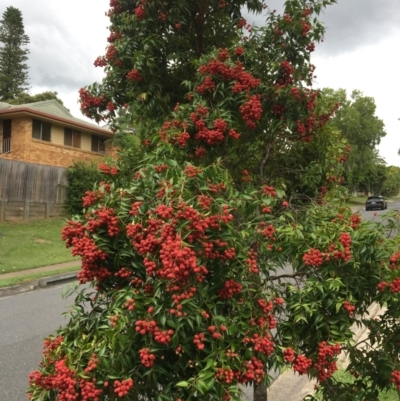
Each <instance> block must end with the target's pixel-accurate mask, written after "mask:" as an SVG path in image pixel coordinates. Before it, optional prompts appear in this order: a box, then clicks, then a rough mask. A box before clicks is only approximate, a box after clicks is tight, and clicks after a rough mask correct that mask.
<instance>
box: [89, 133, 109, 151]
mask: <svg viewBox="0 0 400 401" xmlns="http://www.w3.org/2000/svg"><path fill="white" fill-rule="evenodd" d="M105 141H106V138H105V137H104V136H100V135H94V134H92V138H91V151H92V152H95V153H106V144H105Z"/></svg>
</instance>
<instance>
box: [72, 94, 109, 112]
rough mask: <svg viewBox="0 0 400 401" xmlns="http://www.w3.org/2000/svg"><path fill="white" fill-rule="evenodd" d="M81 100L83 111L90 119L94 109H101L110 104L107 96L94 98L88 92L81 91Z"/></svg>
mask: <svg viewBox="0 0 400 401" xmlns="http://www.w3.org/2000/svg"><path fill="white" fill-rule="evenodd" d="M79 98H80V103H81V106H80V108H81V111H82V113H83V114H85V116H87V117H90V115H91V114H90V113H91V109H92V108H99V107H102V106H104V107H105V105H106V104H107V103H108V100H107V98H106V96H105V95H104V94H103V95H102V96H101V97H98V96H92V95H91V94H90V93H89V91H88V90H86V89H84V88H81V89H79Z"/></svg>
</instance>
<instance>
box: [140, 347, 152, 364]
mask: <svg viewBox="0 0 400 401" xmlns="http://www.w3.org/2000/svg"><path fill="white" fill-rule="evenodd" d="M139 356H140V362H141V363H142V365H144V366H145V367H146V368H151V367H152V366H153V364H154V361H155V359H156V356H155V355H154V354H151V353H150V348H142V349H141V350H140V351H139Z"/></svg>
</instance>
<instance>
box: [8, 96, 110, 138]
mask: <svg viewBox="0 0 400 401" xmlns="http://www.w3.org/2000/svg"><path fill="white" fill-rule="evenodd" d="M11 115H30V116H32V117H38V118H42V119H46V120H52V121H58V122H60V123H63V124H64V125H69V126H73V127H77V128H80V129H85V130H87V131H92V132H93V131H94V132H97V133H101V134H105V135H113V133H112V132H111V131H110V130H109V129H108V128H105V127H104V128H103V127H99V126H98V125H96V124H92V123H89V122H86V121H84V120H81V119H79V118H76V117H74V116H73V115H72V114H71V113H70V112H69V111H68V110H67V109H66V108H65V107H64V106H62V105H61V104H60V103H58V102H57V101H56V100H54V99H52V100H44V101H42V102H36V103H26V104H20V105H13V104H8V103H5V102H0V118H4V117H8V116H11Z"/></svg>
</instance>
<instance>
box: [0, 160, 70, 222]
mask: <svg viewBox="0 0 400 401" xmlns="http://www.w3.org/2000/svg"><path fill="white" fill-rule="evenodd" d="M67 185H68V181H67V177H66V169H65V168H62V167H53V166H44V165H40V164H32V163H25V162H19V161H14V160H5V159H0V221H8V220H28V219H34V218H48V217H54V216H60V215H61V212H62V204H63V203H64V201H65V198H66V193H67Z"/></svg>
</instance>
